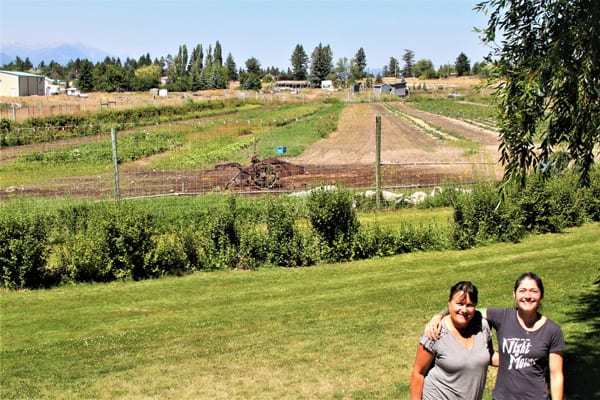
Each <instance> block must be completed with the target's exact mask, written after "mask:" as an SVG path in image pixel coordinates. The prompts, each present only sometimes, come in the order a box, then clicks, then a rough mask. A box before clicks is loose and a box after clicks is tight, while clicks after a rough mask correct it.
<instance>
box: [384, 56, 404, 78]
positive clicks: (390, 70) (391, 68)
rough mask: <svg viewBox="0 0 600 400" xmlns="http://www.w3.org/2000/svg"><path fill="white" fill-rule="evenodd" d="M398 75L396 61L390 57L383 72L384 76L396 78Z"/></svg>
mask: <svg viewBox="0 0 600 400" xmlns="http://www.w3.org/2000/svg"><path fill="white" fill-rule="evenodd" d="M398 75H400V66H399V65H398V60H397V59H396V58H394V57H390V62H389V63H388V67H387V71H385V73H384V76H393V77H397V76H398Z"/></svg>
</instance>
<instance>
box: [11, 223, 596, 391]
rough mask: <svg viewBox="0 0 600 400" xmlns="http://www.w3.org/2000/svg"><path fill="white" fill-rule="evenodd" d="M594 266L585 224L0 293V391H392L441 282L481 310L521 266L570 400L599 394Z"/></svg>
mask: <svg viewBox="0 0 600 400" xmlns="http://www.w3.org/2000/svg"><path fill="white" fill-rule="evenodd" d="M598 260H600V225H599V224H597V223H596V224H588V225H585V226H583V227H581V228H576V229H569V230H567V231H566V232H565V233H562V234H555V235H538V236H531V237H529V238H528V239H526V240H525V241H524V242H523V243H521V244H517V245H513V244H496V245H491V246H488V247H484V248H479V249H474V250H468V251H448V252H429V253H413V254H407V255H401V256H395V257H389V258H381V259H372V260H367V261H360V262H352V263H344V264H332V265H322V266H316V267H310V268H297V269H275V268H273V269H269V268H264V269H260V270H258V271H221V272H210V273H197V274H194V275H191V276H186V277H180V278H165V279H159V280H150V281H143V282H129V283H112V284H98V285H76V286H67V287H60V288H56V289H52V290H38V291H19V292H9V291H2V292H0V295H1V296H0V306H1V318H2V319H1V359H0V362H1V364H0V365H1V366H0V368H1V369H0V373H1V382H0V387H1V390H2V393H1V395H0V397H1V398H2V399H13V398H20V399H24V398H27V399H29V398H31V399H114V398H124V399H141V398H144V399H406V398H408V385H409V377H410V371H411V367H412V363H413V357H414V354H415V350H416V345H417V342H418V340H419V336H420V334H421V331H422V329H423V326H424V324H425V323H426V321H427V320H428V319H429V317H430V316H431V315H432V314H433V313H434V312H435V311H438V310H439V309H441V308H443V307H444V306H445V302H446V300H447V296H448V294H447V292H448V289H449V287H450V286H451V285H452V284H454V283H455V282H456V281H458V280H472V281H473V282H474V283H475V284H476V285H477V286H478V287H479V290H480V306H510V305H511V304H512V298H511V295H512V294H511V290H512V285H513V282H514V279H515V278H516V277H517V275H518V274H520V273H521V272H524V271H528V270H532V271H534V272H537V273H538V274H540V275H541V276H542V278H544V283H545V285H546V298H545V299H544V306H543V312H544V313H545V314H546V315H547V316H549V317H550V318H552V319H554V320H555V321H557V322H558V323H560V324H561V325H562V327H563V329H564V332H565V336H566V340H567V349H568V350H567V357H566V365H565V369H566V373H567V387H568V389H569V391H571V392H574V393H576V395H571V396H570V397H568V398H569V399H591V398H598V397H597V396H598V395H600V390H599V386H598V379H597V378H598V376H600V371H599V367H598V359H599V356H600V353H599V351H598V344H597V340H596V337H597V333H598V330H599V319H600V317H599V310H600V307H599V298H600V293H599V292H598V286H595V285H593V282H594V280H595V279H596V277H597V276H598V274H599V269H598ZM489 375H490V379H489V380H488V387H489V388H491V387H492V385H493V380H494V371H490V373H489ZM489 388H488V389H489ZM485 399H488V400H489V399H490V394H489V390H488V392H487V393H486V396H485Z"/></svg>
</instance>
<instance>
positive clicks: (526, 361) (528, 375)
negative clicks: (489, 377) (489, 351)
mask: <svg viewBox="0 0 600 400" xmlns="http://www.w3.org/2000/svg"><path fill="white" fill-rule="evenodd" d="M513 296H514V299H515V302H516V309H515V308H504V309H502V308H488V309H486V310H482V311H481V316H482V318H483V320H484V321H487V322H488V323H489V326H490V327H491V328H493V329H495V330H496V335H497V339H498V346H499V348H498V353H497V354H494V356H493V357H492V358H491V359H490V360H488V361H490V362H493V365H495V366H498V375H497V379H496V385H495V388H494V390H493V394H492V396H493V399H494V400H520V399H523V400H525V399H550V398H551V399H552V400H563V392H564V375H563V352H564V349H565V341H564V336H563V333H562V330H561V328H560V326H558V325H557V324H556V323H555V322H553V321H552V320H550V319H549V318H547V317H545V316H543V315H542V314H541V313H540V312H539V307H540V302H541V300H542V299H543V297H544V285H543V283H542V280H541V279H540V277H539V276H537V275H536V274H534V273H531V272H527V273H524V274H522V275H521V276H519V277H518V278H517V280H516V281H515V286H514V291H513ZM450 307H451V304H450V301H449V303H448V311H449V312H450V315H452V312H451V311H450ZM446 314H447V313H446V312H444V313H443V315H436V316H434V317H433V318H432V319H431V321H430V323H429V324H428V325H427V328H426V332H425V335H424V337H427V338H428V339H429V340H432V341H434V342H438V343H441V339H442V338H443V337H444V328H443V326H444V323H445V322H446V321H447V317H446ZM442 318H443V320H442ZM440 321H442V322H441V324H440ZM421 343H423V339H422V340H421ZM421 346H422V345H420V347H419V350H417V358H416V361H415V366H414V368H413V377H412V379H411V399H420V398H422V399H428V398H432V397H426V393H425V391H424V390H423V394H422V397H419V389H418V387H419V377H418V375H419V371H422V365H421V364H422V361H420V359H421V360H422V357H420V356H419V353H420V352H421V350H420V349H421ZM431 349H432V350H425V351H430V352H431V354H432V360H433V359H434V358H436V359H437V358H438V353H437V352H435V351H433V347H431ZM439 357H442V355H441V354H440V355H439ZM436 367H437V365H435V366H434V367H433V368H432V371H433V370H434V369H435V368H436ZM440 367H441V365H440ZM464 371H466V370H463V369H460V370H454V372H453V373H455V374H459V375H460V374H463V373H464ZM546 371H549V378H550V379H549V383H550V385H549V386H550V390H549V392H548V383H547V382H546V378H545V377H546ZM425 372H426V371H425ZM430 372H431V371H430ZM430 372H426V376H425V377H424V382H426V381H427V380H428V379H429V380H431V381H432V382H433V380H432V378H429V377H428V376H429V374H430ZM448 372H450V373H452V371H451V370H448ZM466 374H468V375H472V373H470V372H466ZM484 375H485V374H484ZM440 384H442V385H443V386H440V388H441V389H440V390H441V392H440V393H442V394H441V395H439V396H438V397H435V398H437V399H459V398H460V399H473V400H478V399H481V393H480V392H478V393H476V392H473V393H472V395H469V397H464V396H463V397H461V396H456V395H455V394H454V393H455V391H456V388H455V387H454V386H455V385H459V386H460V385H461V384H460V383H458V382H446V383H440ZM413 387H414V390H413ZM424 388H425V386H424V385H423V389H424ZM413 392H414V394H413ZM549 395H551V397H549Z"/></svg>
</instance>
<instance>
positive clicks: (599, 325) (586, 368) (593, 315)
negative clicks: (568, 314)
mask: <svg viewBox="0 0 600 400" xmlns="http://www.w3.org/2000/svg"><path fill="white" fill-rule="evenodd" d="M572 301H574V302H575V304H578V306H579V307H578V309H577V311H576V312H575V314H574V315H573V316H572V318H571V319H570V320H569V322H575V323H577V324H578V326H580V327H581V328H580V329H578V331H577V332H576V333H575V334H574V335H573V336H572V337H569V338H568V339H567V343H566V345H567V349H566V354H565V365H564V371H565V399H568V400H580V399H581V400H584V399H585V400H588V399H600V361H599V360H600V345H599V344H598V333H599V332H600V282H599V281H596V283H595V285H593V288H592V289H590V290H589V291H587V292H586V293H582V294H579V295H577V296H573V297H572Z"/></svg>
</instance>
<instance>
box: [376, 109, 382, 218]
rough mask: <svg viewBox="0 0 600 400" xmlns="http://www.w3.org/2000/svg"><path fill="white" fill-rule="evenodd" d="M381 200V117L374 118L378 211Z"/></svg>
mask: <svg viewBox="0 0 600 400" xmlns="http://www.w3.org/2000/svg"><path fill="white" fill-rule="evenodd" d="M380 198H381V115H377V116H376V117H375V204H376V207H377V209H378V210H379V206H380V204H379V203H380Z"/></svg>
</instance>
